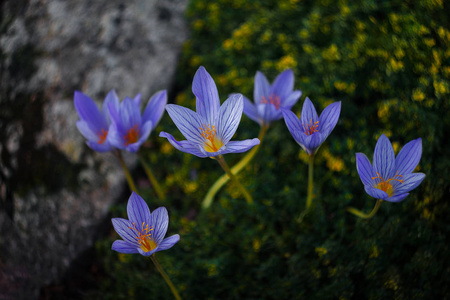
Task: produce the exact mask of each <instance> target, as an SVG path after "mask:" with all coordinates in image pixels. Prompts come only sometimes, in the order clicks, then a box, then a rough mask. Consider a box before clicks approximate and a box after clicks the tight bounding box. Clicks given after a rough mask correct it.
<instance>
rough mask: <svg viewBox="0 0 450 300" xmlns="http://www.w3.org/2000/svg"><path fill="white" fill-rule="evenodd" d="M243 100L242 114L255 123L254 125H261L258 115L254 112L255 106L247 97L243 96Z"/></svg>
mask: <svg viewBox="0 0 450 300" xmlns="http://www.w3.org/2000/svg"><path fill="white" fill-rule="evenodd" d="M243 98H244V114H245V115H246V116H247V117H249V118H250V119H252V120H253V121H255V122H256V123H258V124H259V125H262V122H261V119H260V117H259V115H258V111H257V110H256V107H255V105H253V103H252V102H251V101H250V100H249V99H248V98H247V97H245V96H244V97H243Z"/></svg>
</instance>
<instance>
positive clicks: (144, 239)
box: [128, 222, 155, 252]
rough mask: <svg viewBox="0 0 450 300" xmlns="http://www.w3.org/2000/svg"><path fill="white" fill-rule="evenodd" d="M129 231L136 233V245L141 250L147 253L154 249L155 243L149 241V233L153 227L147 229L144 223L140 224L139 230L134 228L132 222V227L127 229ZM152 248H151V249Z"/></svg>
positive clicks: (134, 225)
mask: <svg viewBox="0 0 450 300" xmlns="http://www.w3.org/2000/svg"><path fill="white" fill-rule="evenodd" d="M144 225H145V226H144ZM128 228H129V229H131V230H134V231H136V232H137V233H138V235H137V236H136V238H137V239H138V244H139V245H141V249H142V250H144V251H146V252H148V251H151V250H153V249H154V248H155V247H154V246H153V245H155V242H153V241H152V239H151V235H152V234H151V233H150V231H152V230H153V227H150V228H149V227H148V224H145V222H142V227H141V230H139V229H137V228H136V224H135V223H134V222H133V227H128ZM152 246H153V247H152Z"/></svg>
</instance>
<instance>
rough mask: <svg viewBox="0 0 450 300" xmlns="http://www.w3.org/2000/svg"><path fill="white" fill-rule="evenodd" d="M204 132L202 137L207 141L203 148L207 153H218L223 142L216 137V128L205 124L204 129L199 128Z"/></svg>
mask: <svg viewBox="0 0 450 300" xmlns="http://www.w3.org/2000/svg"><path fill="white" fill-rule="evenodd" d="M199 129H200V130H201V131H202V132H201V135H202V137H203V138H204V139H205V144H204V145H203V148H204V149H205V151H207V152H217V151H219V150H220V148H221V147H222V146H223V142H222V141H221V140H220V139H219V138H217V137H216V127H214V125H213V126H211V125H209V124H208V126H206V125H205V124H203V127H200V128H199Z"/></svg>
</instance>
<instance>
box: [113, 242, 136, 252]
mask: <svg viewBox="0 0 450 300" xmlns="http://www.w3.org/2000/svg"><path fill="white" fill-rule="evenodd" d="M111 249H112V250H114V251H117V252H119V253H125V254H134V253H139V251H138V250H137V247H136V246H134V245H131V244H128V243H127V242H125V241H122V240H116V241H114V243H113V244H112V247H111Z"/></svg>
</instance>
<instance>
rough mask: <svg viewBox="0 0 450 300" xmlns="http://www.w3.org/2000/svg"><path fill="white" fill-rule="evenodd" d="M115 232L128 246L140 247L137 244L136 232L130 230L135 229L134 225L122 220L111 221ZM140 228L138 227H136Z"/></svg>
mask: <svg viewBox="0 0 450 300" xmlns="http://www.w3.org/2000/svg"><path fill="white" fill-rule="evenodd" d="M111 221H112V224H113V227H114V230H115V231H116V232H117V234H118V235H119V236H120V237H121V238H122V239H123V240H124V241H125V242H127V243H128V244H131V245H134V246H135V247H136V248H137V247H139V244H138V242H137V237H136V234H135V231H134V230H132V229H130V228H134V226H133V223H132V222H130V221H128V220H126V219H122V218H113V219H111ZM136 226H138V225H136Z"/></svg>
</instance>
